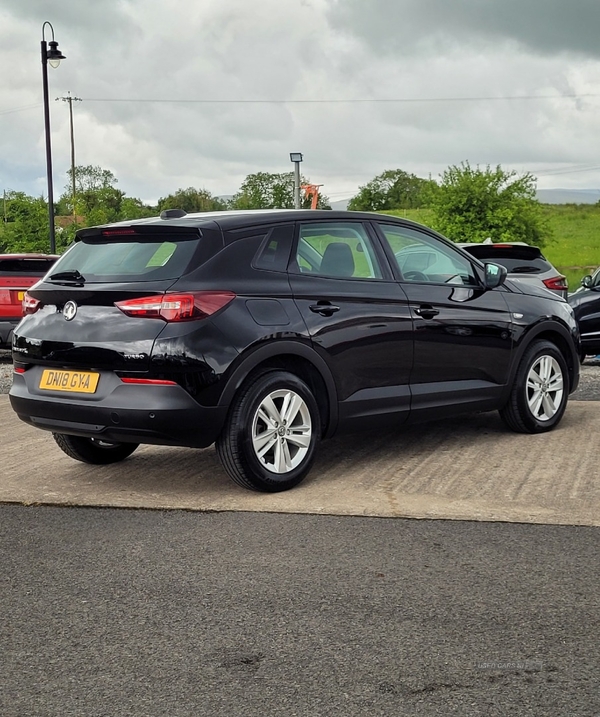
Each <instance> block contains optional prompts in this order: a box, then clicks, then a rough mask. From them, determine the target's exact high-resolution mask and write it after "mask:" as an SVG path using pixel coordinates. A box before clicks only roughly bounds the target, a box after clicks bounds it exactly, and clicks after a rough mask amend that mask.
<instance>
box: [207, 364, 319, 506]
mask: <svg viewBox="0 0 600 717" xmlns="http://www.w3.org/2000/svg"><path fill="white" fill-rule="evenodd" d="M320 435H321V420H320V415H319V408H318V406H317V402H316V400H315V398H314V396H313V394H312V392H311V390H310V389H309V387H308V386H307V385H306V384H305V383H304V381H302V380H301V379H300V378H298V377H297V376H295V375H294V374H292V373H288V372H287V371H269V372H268V373H264V374H261V375H259V376H257V377H256V378H254V380H250V382H249V383H247V384H246V385H245V386H242V388H241V389H240V391H239V392H238V394H237V396H236V397H235V399H234V402H233V405H232V407H231V410H230V412H229V416H228V418H227V422H226V424H225V427H224V428H223V431H222V433H221V435H220V436H219V438H218V440H217V453H218V455H219V458H220V459H221V463H222V464H223V467H224V468H225V470H226V471H227V473H228V474H229V476H230V478H231V479H232V480H233V481H234V482H235V483H237V484H238V485H241V486H242V487H243V488H249V489H251V490H259V491H265V492H269V493H275V492H277V491H283V490H288V489H289V488H293V487H294V486H296V485H298V483H300V481H302V480H303V479H304V478H305V476H306V475H307V473H308V472H309V470H310V468H311V466H312V463H313V460H314V457H315V451H316V448H317V444H318V442H319V438H320Z"/></svg>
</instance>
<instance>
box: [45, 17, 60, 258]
mask: <svg viewBox="0 0 600 717" xmlns="http://www.w3.org/2000/svg"><path fill="white" fill-rule="evenodd" d="M46 25H48V27H49V28H50V30H51V31H52V40H50V42H48V43H47V42H46V38H45V35H44V31H45V29H46ZM48 46H50V47H48ZM41 50H42V84H43V86H44V127H45V130H46V171H47V174H48V222H49V230H50V253H51V254H54V253H55V252H56V234H55V231H54V191H53V187H52V147H51V144H50V104H49V102H48V63H50V67H58V66H59V64H60V61H61V60H64V59H65V56H64V55H63V54H62V52H61V51H60V50H59V49H58V42H56V41H55V39H54V28H53V27H52V25H51V24H50V23H49V22H45V23H44V24H43V25H42V46H41Z"/></svg>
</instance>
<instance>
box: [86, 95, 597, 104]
mask: <svg viewBox="0 0 600 717" xmlns="http://www.w3.org/2000/svg"><path fill="white" fill-rule="evenodd" d="M585 97H600V94H598V93H587V94H582V95H577V94H564V95H497V96H489V97H395V98H356V99H352V98H348V99H305V100H294V99H277V100H265V99H253V100H252V99H250V100H249V99H201V100H199V99H198V100H195V99H185V100H179V99H160V98H157V97H155V98H142V97H128V98H117V97H102V98H100V97H86V98H84V99H85V100H86V102H156V103H173V104H175V103H176V104H281V105H287V104H296V105H298V104H368V103H386V102H387V103H416V102H496V101H511V102H512V101H517V100H565V99H583V98H585Z"/></svg>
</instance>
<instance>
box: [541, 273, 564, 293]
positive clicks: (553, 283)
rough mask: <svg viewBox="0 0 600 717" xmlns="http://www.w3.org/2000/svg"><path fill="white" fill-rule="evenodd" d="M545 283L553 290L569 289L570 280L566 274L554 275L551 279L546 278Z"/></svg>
mask: <svg viewBox="0 0 600 717" xmlns="http://www.w3.org/2000/svg"><path fill="white" fill-rule="evenodd" d="M544 285H545V286H546V288H547V289H551V290H552V291H567V289H568V288H569V282H568V281H567V277H566V276H562V275H560V276H553V277H552V278H551V279H544Z"/></svg>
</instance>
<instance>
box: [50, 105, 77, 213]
mask: <svg viewBox="0 0 600 717" xmlns="http://www.w3.org/2000/svg"><path fill="white" fill-rule="evenodd" d="M58 100H62V101H63V102H68V103H69V120H70V124H71V186H72V192H73V216H75V134H74V132H73V102H82V101H83V100H82V99H81V97H71V92H68V93H67V97H57V98H56V100H55V101H56V102H58Z"/></svg>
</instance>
